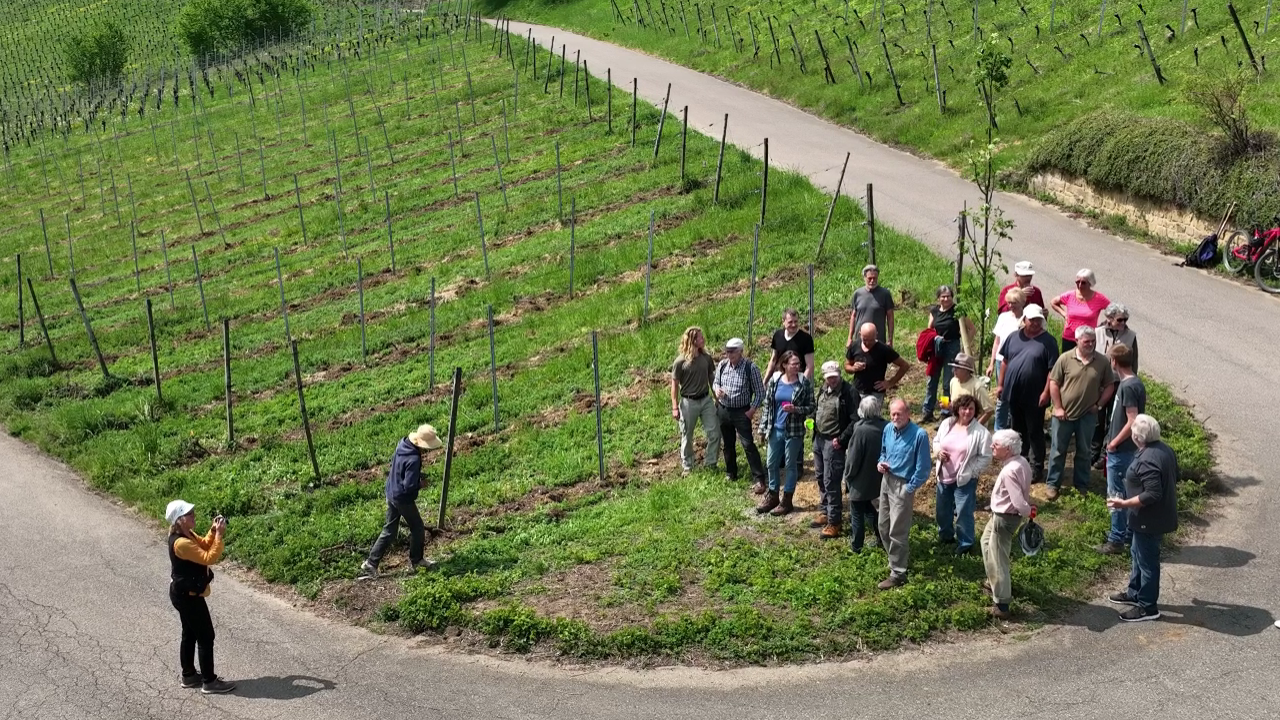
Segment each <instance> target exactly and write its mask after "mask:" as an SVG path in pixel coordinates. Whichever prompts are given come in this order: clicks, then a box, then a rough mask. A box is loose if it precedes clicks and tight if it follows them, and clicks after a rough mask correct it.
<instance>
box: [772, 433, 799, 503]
mask: <svg viewBox="0 0 1280 720" xmlns="http://www.w3.org/2000/svg"><path fill="white" fill-rule="evenodd" d="M802 454H804V436H803V435H801V436H800V437H793V438H789V437H786V435H785V434H784V433H783V430H782V428H774V429H773V432H772V433H770V434H769V460H768V465H769V490H770V491H771V492H778V479H779V478H778V476H779V475H780V474H781V471H782V465H783V462H784V461H785V463H786V466H787V483H786V485H783V486H782V491H783V492H795V491H796V480H799V479H800V456H801V455H802Z"/></svg>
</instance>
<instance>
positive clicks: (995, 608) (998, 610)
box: [991, 605, 1013, 620]
mask: <svg viewBox="0 0 1280 720" xmlns="http://www.w3.org/2000/svg"><path fill="white" fill-rule="evenodd" d="M1012 616H1013V613H1011V612H1009V606H1008V605H1006V606H1004V607H1003V608H1002V607H1000V606H999V605H992V606H991V617H993V618H995V619H997V620H1008V619H1009V618H1010V617H1012Z"/></svg>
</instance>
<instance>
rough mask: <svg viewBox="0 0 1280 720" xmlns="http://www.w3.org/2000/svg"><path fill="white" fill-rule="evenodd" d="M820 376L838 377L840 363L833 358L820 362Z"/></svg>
mask: <svg viewBox="0 0 1280 720" xmlns="http://www.w3.org/2000/svg"><path fill="white" fill-rule="evenodd" d="M822 377H824V378H829V377H840V363H838V362H836V361H835V360H828V361H826V362H824V363H822Z"/></svg>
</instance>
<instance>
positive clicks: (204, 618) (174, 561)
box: [164, 500, 236, 694]
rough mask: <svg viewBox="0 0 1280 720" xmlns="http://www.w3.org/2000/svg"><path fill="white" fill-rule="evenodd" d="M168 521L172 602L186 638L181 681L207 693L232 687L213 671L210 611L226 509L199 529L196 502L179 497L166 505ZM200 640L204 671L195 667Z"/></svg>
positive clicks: (181, 651) (180, 654)
mask: <svg viewBox="0 0 1280 720" xmlns="http://www.w3.org/2000/svg"><path fill="white" fill-rule="evenodd" d="M164 519H165V520H166V521H167V522H168V523H169V568H170V570H169V602H171V603H173V607H174V609H175V610H177V611H178V617H179V618H180V619H181V620H182V642H181V644H180V645H179V646H178V660H179V661H180V663H181V664H182V687H184V688H195V687H198V688H200V692H202V693H205V694H214V693H225V692H231V691H232V690H234V689H235V687H236V686H235V683H229V682H227V681H225V680H223V679H222V678H220V677H218V676H217V675H216V674H214V672H213V618H211V617H209V605H208V604H207V603H206V602H205V598H207V597H209V583H211V582H213V571H212V570H210V569H209V566H210V565H213V564H215V563H217V562H218V561H219V560H221V559H222V548H223V542H222V537H223V535H225V534H226V531H227V521H226V519H225V518H223V517H222V516H221V515H219V516H218V517H216V518H214V519H213V524H212V525H211V526H210V527H209V532H208V533H206V534H205V535H204V537H200V536H199V535H196V534H195V525H196V510H195V506H194V505H192V504H191V503H189V502H187V501H185V500H174V501H173V502H171V503H169V506H168V507H167V508H165V511H164ZM197 645H199V646H200V672H199V673H197V672H196V665H195V655H196V646H197Z"/></svg>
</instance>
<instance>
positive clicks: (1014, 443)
mask: <svg viewBox="0 0 1280 720" xmlns="http://www.w3.org/2000/svg"><path fill="white" fill-rule="evenodd" d="M991 454H992V456H993V457H994V458H995V460H996V462H998V463H1000V474H999V475H998V476H996V483H995V485H994V486H993V487H992V488H991V519H990V520H988V521H987V528H986V529H985V530H983V532H982V562H983V565H985V566H986V569H987V587H989V588H990V589H991V601H992V606H991V614H992V615H994V616H995V617H997V618H1000V619H1001V620H1005V619H1008V617H1009V601H1010V599H1011V598H1012V596H1013V586H1012V583H1011V581H1010V579H1009V552H1010V550H1011V549H1012V547H1013V538H1014V536H1016V535H1017V534H1018V526H1019V525H1021V524H1022V518H1025V517H1027V516H1028V515H1030V514H1031V463H1029V462H1027V459H1026V458H1024V457H1022V436H1021V435H1019V434H1018V433H1016V432H1014V431H1013V430H997V431H996V434H995V437H994V438H993V439H992V441H991Z"/></svg>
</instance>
